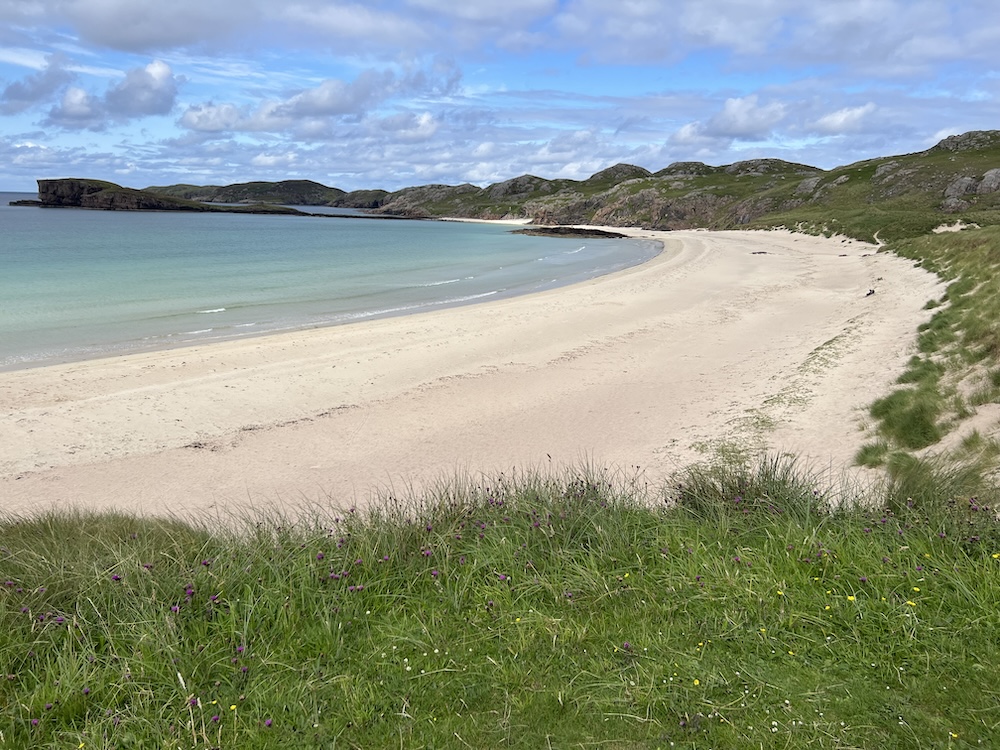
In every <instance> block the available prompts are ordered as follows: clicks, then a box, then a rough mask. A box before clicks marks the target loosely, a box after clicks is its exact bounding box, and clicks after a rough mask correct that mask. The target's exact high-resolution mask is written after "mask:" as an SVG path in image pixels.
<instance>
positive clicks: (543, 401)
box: [0, 230, 943, 514]
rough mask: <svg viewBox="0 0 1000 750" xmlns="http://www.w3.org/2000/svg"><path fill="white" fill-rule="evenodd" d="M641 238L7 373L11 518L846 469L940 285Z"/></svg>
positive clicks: (842, 254)
mask: <svg viewBox="0 0 1000 750" xmlns="http://www.w3.org/2000/svg"><path fill="white" fill-rule="evenodd" d="M632 234H634V235H636V236H642V237H656V238H659V239H661V240H663V241H664V243H665V245H666V247H665V250H664V252H663V253H662V254H661V255H660V256H659V257H657V258H656V259H654V260H652V261H650V262H648V263H646V264H643V265H641V266H638V267H636V268H632V269H629V270H626V271H623V272H620V273H616V274H614V275H611V276H606V277H602V278H600V279H595V280H593V281H590V282H586V283H582V284H578V285H575V286H572V287H566V288H562V289H558V290H554V291H551V292H545V293H541V294H537V295H532V296H527V297H519V298H514V299H508V300H501V301H496V302H490V303H483V304H478V305H474V306H469V307H460V308H454V309H448V310H440V311H436V312H432V313H425V314H421V315H414V316H408V317H400V318H392V319H386V320H377V321H369V322H364V323H357V324H353V325H349V326H341V327H334V328H326V329H317V330H310V331H304V332H297V333H288V334H280V335H274V336H268V337H263V338H258V339H252V340H241V341H236V342H229V343H219V344H212V345H209V346H201V347H193V348H188V349H177V350H171V351H162V352H154V353H149V354H138V355H129V356H122V357H117V358H111V359H104V360H95V361H88V362H80V363H75V364H67V365H58V366H53V367H44V368H37V369H33V370H23V371H15V372H8V373H0V511H14V512H24V511H27V510H30V509H37V508H41V507H47V506H51V505H67V504H69V505H79V506H81V507H86V508H109V507H114V508H120V509H125V510H130V511H136V512H142V513H158V514H160V513H184V512H189V511H195V510H203V509H206V508H223V507H225V508H227V509H232V508H237V509H238V508H239V507H242V506H254V507H262V506H268V505H270V504H280V505H285V506H294V505H297V504H299V503H303V502H311V501H324V500H326V499H328V498H332V499H333V500H334V501H335V502H337V503H339V504H342V505H348V504H352V503H355V502H358V503H363V502H364V501H365V500H366V499H367V498H368V497H370V493H371V491H372V489H373V488H376V487H386V486H393V487H395V488H396V490H397V491H399V490H401V489H403V488H406V487H410V486H413V487H419V486H421V485H422V484H423V483H425V482H428V481H433V480H436V479H438V478H440V477H442V476H453V475H455V474H456V473H457V472H470V473H478V472H487V473H489V472H494V471H498V470H505V469H510V468H511V467H513V466H519V467H536V468H548V467H553V468H556V467H562V466H566V465H574V464H580V463H582V462H584V461H590V462H592V463H596V464H602V465H611V466H615V467H621V468H623V469H625V470H628V471H633V470H635V469H634V467H640V468H639V471H641V472H644V474H645V478H646V479H648V480H649V481H651V482H656V481H659V480H661V479H663V478H666V477H668V476H669V475H670V473H671V472H673V471H675V470H676V469H678V468H679V467H681V466H683V465H685V464H687V463H689V462H691V461H694V460H698V459H699V458H701V457H703V456H704V455H705V451H706V450H709V451H710V450H712V448H713V447H715V446H718V445H720V444H722V443H730V444H739V445H742V446H746V447H750V448H755V449H764V448H770V449H780V450H788V451H794V452H796V453H799V454H801V455H803V456H804V457H807V458H808V459H810V460H812V461H813V462H818V463H820V464H821V465H824V466H826V465H830V466H841V465H844V464H846V463H847V462H849V461H850V459H851V456H852V455H853V454H854V452H855V451H856V450H857V448H858V447H859V446H860V444H861V443H862V442H863V441H864V435H863V434H862V432H861V431H860V427H861V426H862V425H863V423H864V418H865V409H866V406H867V405H868V404H869V403H870V402H871V401H872V400H873V399H874V398H877V397H878V396H879V395H882V394H883V393H885V392H886V390H887V389H888V387H889V386H890V384H891V383H892V381H893V379H894V378H895V377H896V376H897V375H898V373H899V372H900V371H901V370H902V369H903V367H904V365H905V362H906V360H907V358H908V357H909V356H910V354H911V353H912V352H911V350H912V347H913V342H914V340H915V330H916V327H917V325H918V324H919V323H920V322H922V321H924V320H926V319H927V318H928V316H929V313H927V312H925V311H922V309H921V308H922V307H923V305H924V303H925V302H926V301H927V300H928V299H929V298H931V297H936V296H938V295H940V293H941V291H942V289H943V286H941V285H940V284H939V282H938V280H937V279H936V278H935V277H933V276H932V275H930V274H928V273H927V272H925V271H923V270H920V269H918V268H915V267H914V265H913V264H912V263H911V262H909V261H906V260H902V259H900V258H896V257H894V256H891V255H887V254H884V253H879V254H876V253H874V247H873V246H871V245H865V244H863V243H858V242H850V241H845V240H825V239H822V238H815V237H809V236H806V235H795V234H790V233H787V232H783V231H781V232H704V231H692V232H669V233H666V232H660V233H657V232H645V231H639V230H636V231H633V232H632ZM872 288H874V289H875V290H876V294H874V295H871V296H866V294H867V292H868V290H869V289H872Z"/></svg>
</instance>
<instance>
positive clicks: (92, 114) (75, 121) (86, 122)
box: [47, 86, 105, 130]
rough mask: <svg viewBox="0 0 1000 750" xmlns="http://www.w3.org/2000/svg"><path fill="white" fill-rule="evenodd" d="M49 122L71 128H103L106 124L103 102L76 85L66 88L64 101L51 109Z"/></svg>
mask: <svg viewBox="0 0 1000 750" xmlns="http://www.w3.org/2000/svg"><path fill="white" fill-rule="evenodd" d="M47 122H48V123H49V124H51V125H57V126H59V127H63V128H69V129H83V128H89V129H91V130H101V129H103V128H104V126H105V118H104V112H103V109H102V107H101V102H100V101H99V100H98V99H95V98H94V97H93V96H91V95H90V94H88V93H87V92H86V91H84V90H83V89H81V88H77V87H76V86H71V87H70V88H68V89H66V92H65V93H64V94H63V97H62V101H61V102H60V103H59V104H57V105H56V106H54V107H53V108H52V109H51V110H50V111H49V116H48V120H47Z"/></svg>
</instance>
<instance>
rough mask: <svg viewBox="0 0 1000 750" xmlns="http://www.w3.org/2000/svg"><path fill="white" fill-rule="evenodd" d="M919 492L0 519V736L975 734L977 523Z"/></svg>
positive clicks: (709, 477) (716, 488)
mask: <svg viewBox="0 0 1000 750" xmlns="http://www.w3.org/2000/svg"><path fill="white" fill-rule="evenodd" d="M942 481H943V482H944V483H943V484H941V492H942V493H944V494H942V495H940V496H936V497H935V498H933V499H923V500H913V501H907V500H906V499H905V498H901V497H900V496H899V493H900V491H901V489H902V490H903V491H905V488H900V486H899V485H898V484H895V485H888V486H886V487H881V488H871V489H867V490H864V491H861V490H858V489H851V488H849V487H834V486H833V485H831V484H830V483H828V482H824V481H821V480H820V479H818V478H816V477H814V476H812V475H810V474H809V473H808V472H804V471H801V470H800V469H799V468H797V467H796V466H795V465H794V463H792V462H790V461H786V460H783V459H765V460H764V461H762V462H761V463H758V464H754V465H750V466H745V465H729V466H726V465H716V466H714V467H701V468H696V469H693V470H691V471H689V472H688V473H687V475H686V476H685V477H684V478H683V482H682V484H680V485H679V486H675V487H672V488H670V489H669V490H667V491H664V492H663V493H662V495H660V496H658V497H657V498H654V499H655V500H657V502H654V503H653V504H651V505H650V504H648V503H647V501H648V500H649V497H648V492H647V491H645V490H644V489H642V488H639V487H636V486H632V485H629V484H628V483H623V482H620V481H618V480H615V479H609V478H608V477H605V476H602V475H596V476H595V475H584V476H579V477H565V478H559V479H552V478H542V477H536V476H521V477H513V478H512V477H503V476H501V477H498V478H495V479H493V480H491V481H489V482H485V483H481V484H467V485H463V486H457V487H452V488H448V489H444V490H442V491H440V492H439V493H437V494H436V495H435V496H434V497H433V498H431V499H429V500H427V502H426V503H425V504H422V505H412V504H411V505H408V506H394V505H386V507H385V508H384V509H382V510H381V511H380V512H376V513H374V514H372V515H371V516H370V517H366V518H361V517H360V516H359V515H358V514H354V513H350V512H348V513H346V514H345V515H344V516H343V517H339V518H338V517H330V518H319V517H317V518H316V519H315V520H314V521H313V522H311V523H298V524H290V523H287V522H284V521H282V520H281V519H277V518H264V517H261V518H248V519H245V524H244V526H243V527H242V528H240V529H239V530H236V531H232V530H224V529H226V528H231V527H224V526H222V525H215V524H212V523H209V522H205V523H202V524H196V525H188V524H182V523H177V522H167V521H158V520H153V519H137V518H131V517H125V516H114V515H99V516H98V515H74V514H68V513H62V514H59V513H57V514H51V515H46V516H43V517H39V518H33V519H26V520H20V521H18V520H15V519H9V520H7V521H6V522H4V523H3V524H2V526H0V547H2V549H0V627H2V630H3V633H4V637H3V638H2V639H0V677H3V678H5V679H0V747H13V748H28V747H31V748H47V747H52V748H56V747H58V748H66V747H74V748H77V747H84V748H127V747H137V748H138V747H157V748H210V747H219V748H223V747H225V748H268V747H287V748H314V747H315V748H319V747H323V748H326V747H364V748H372V747H407V748H411V747H474V748H487V747H525V748H537V747H593V746H601V747H617V748H626V747H628V748H633V747H650V748H655V747H671V746H672V747H691V748H694V747H698V748H707V747H715V748H729V747H732V748H740V747H796V748H798V747H828V748H848V747H875V746H882V747H887V748H895V747H899V748H904V747H905V748H915V747H927V748H929V747H966V746H970V747H971V746H996V745H997V744H998V743H1000V700H998V698H1000V667H998V666H997V665H998V664H1000V640H998V639H997V637H996V633H997V629H998V627H1000V533H998V531H1000V530H998V527H997V524H996V522H995V520H994V513H993V512H992V511H991V510H990V509H989V508H988V507H987V504H988V503H990V502H992V501H991V500H990V499H988V498H987V497H986V496H985V495H980V496H976V497H971V498H970V497H960V498H957V499H955V500H953V501H949V500H948V493H949V492H950V491H951V490H955V489H956V488H955V487H953V486H951V485H948V484H947V481H948V480H947V478H945V479H944V480H942ZM831 500H836V501H837V502H838V503H839V504H840V505H839V508H838V509H837V510H834V509H832V507H831V504H830V501H831ZM861 500H865V501H866V502H869V503H874V505H873V506H871V507H872V508H874V509H872V510H865V509H864V508H863V507H860V506H859V505H857V504H856V503H855V501H861ZM888 507H896V509H897V510H896V512H892V511H890V510H887V508H888ZM229 520H230V521H231V520H232V519H229Z"/></svg>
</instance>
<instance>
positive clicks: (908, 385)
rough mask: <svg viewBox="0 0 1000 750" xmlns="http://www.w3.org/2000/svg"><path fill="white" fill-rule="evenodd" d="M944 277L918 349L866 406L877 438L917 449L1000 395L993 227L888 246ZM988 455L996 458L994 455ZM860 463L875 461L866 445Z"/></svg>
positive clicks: (998, 235)
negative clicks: (892, 385)
mask: <svg viewBox="0 0 1000 750" xmlns="http://www.w3.org/2000/svg"><path fill="white" fill-rule="evenodd" d="M891 249H892V251H893V252H895V253H897V254H898V255H901V256H902V257H905V258H910V259H912V260H914V261H916V262H918V263H920V264H921V265H922V266H923V267H924V268H926V269H927V270H929V271H931V272H933V273H936V274H938V275H939V276H941V277H942V278H943V279H945V280H946V281H948V282H949V285H948V288H947V290H946V292H945V294H944V296H943V298H942V299H941V300H933V301H932V303H931V304H929V305H928V306H927V307H928V309H931V310H934V311H935V312H934V315H933V317H932V318H931V319H930V320H929V321H928V322H927V323H925V324H923V325H921V326H920V328H919V330H918V338H917V349H918V354H917V355H915V356H914V357H913V358H911V360H910V362H909V365H908V366H907V369H906V371H905V372H904V373H903V374H902V375H901V376H900V377H899V379H898V387H897V388H896V389H895V390H894V391H892V392H891V393H889V394H887V395H886V396H884V397H883V398H881V399H879V400H877V401H875V402H874V403H873V404H872V406H871V410H870V411H871V415H872V417H874V418H875V420H876V422H877V432H878V436H879V439H880V440H881V441H883V442H885V443H886V444H887V445H889V446H890V447H892V448H893V449H903V450H907V451H911V452H912V451H919V450H922V449H925V448H928V447H930V446H933V445H935V444H936V443H938V442H939V441H940V440H941V438H942V437H944V436H945V435H946V434H947V433H948V432H949V431H951V430H952V429H954V428H955V427H956V426H957V425H959V424H961V422H962V421H963V420H964V419H966V418H968V417H969V416H972V415H973V414H974V413H975V409H976V407H979V406H982V405H984V404H988V403H997V402H998V400H1000V370H997V369H996V367H995V366H994V364H995V362H996V360H997V357H998V356H1000V227H997V226H990V227H983V228H981V229H971V230H965V231H963V232H961V233H952V234H939V235H933V234H929V235H925V236H922V237H917V238H913V239H909V240H906V241H904V242H898V243H895V244H893V245H892V246H891ZM994 457H995V456H994ZM857 460H858V462H859V463H862V464H865V465H874V463H873V462H877V460H878V456H877V455H876V454H875V453H873V452H871V451H870V450H869V451H865V452H864V454H863V455H861V454H859V456H858V457H857Z"/></svg>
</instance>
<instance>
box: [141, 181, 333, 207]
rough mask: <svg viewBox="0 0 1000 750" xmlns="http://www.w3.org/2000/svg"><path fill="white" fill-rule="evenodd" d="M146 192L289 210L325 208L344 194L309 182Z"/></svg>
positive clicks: (176, 187)
mask: <svg viewBox="0 0 1000 750" xmlns="http://www.w3.org/2000/svg"><path fill="white" fill-rule="evenodd" d="M146 190H147V191H149V192H153V193H158V194H161V195H169V196H173V197H177V198H185V199H187V200H194V201H201V202H204V203H281V204H285V205H292V206H325V205H328V204H331V203H333V202H334V201H336V200H338V199H340V198H342V197H343V196H344V195H346V193H345V192H344V191H343V190H339V189H338V188H332V187H327V186H326V185H321V184H320V183H318V182H313V181H312V180H283V181H281V182H242V183H237V184H234V185H224V186H218V185H205V186H198V185H183V184H182V185H167V186H153V187H148V188H146Z"/></svg>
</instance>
